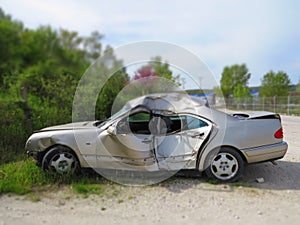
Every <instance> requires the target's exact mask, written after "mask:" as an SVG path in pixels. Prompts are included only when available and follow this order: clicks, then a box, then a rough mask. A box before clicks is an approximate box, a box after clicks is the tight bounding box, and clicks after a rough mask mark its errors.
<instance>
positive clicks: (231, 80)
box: [221, 64, 251, 98]
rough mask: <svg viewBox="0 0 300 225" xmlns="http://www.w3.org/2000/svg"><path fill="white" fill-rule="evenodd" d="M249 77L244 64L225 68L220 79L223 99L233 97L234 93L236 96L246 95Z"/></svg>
mask: <svg viewBox="0 0 300 225" xmlns="http://www.w3.org/2000/svg"><path fill="white" fill-rule="evenodd" d="M250 76H251V74H250V73H249V72H248V68H247V66H246V64H241V65H237V64H236V65H233V66H230V67H228V66H226V67H225V68H224V70H223V73H222V78H221V90H222V92H223V95H224V97H225V98H228V97H229V95H230V94H233V95H234V93H235V94H236V95H237V96H240V95H247V91H246V89H248V87H247V85H248V81H249V79H250ZM236 89H237V90H236ZM234 97H236V96H234Z"/></svg>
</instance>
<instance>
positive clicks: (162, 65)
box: [133, 56, 180, 95]
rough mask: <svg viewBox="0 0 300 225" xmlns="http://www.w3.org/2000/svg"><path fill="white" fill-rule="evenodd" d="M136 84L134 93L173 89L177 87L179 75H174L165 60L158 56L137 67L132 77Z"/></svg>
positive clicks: (142, 93) (141, 93)
mask: <svg viewBox="0 0 300 225" xmlns="http://www.w3.org/2000/svg"><path fill="white" fill-rule="evenodd" d="M133 81H136V82H134V85H135V86H136V88H135V90H136V93H135V95H145V94H149V93H156V92H169V91H175V89H177V87H179V85H180V82H179V75H174V74H173V72H172V71H171V70H170V68H169V64H168V63H167V62H162V59H161V57H160V56H156V57H154V58H152V59H151V61H149V62H148V63H147V64H146V65H143V66H142V67H141V68H139V69H138V70H137V71H136V72H135V75H134V77H133Z"/></svg>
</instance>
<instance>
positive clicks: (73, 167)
mask: <svg viewBox="0 0 300 225" xmlns="http://www.w3.org/2000/svg"><path fill="white" fill-rule="evenodd" d="M42 167H43V169H45V170H49V171H53V172H56V173H59V174H74V173H77V172H78V171H79V162H78V159H77V157H76V155H75V153H74V152H73V151H72V150H70V149H69V148H67V147H64V146H56V147H54V148H52V149H51V150H49V151H48V152H47V153H46V154H45V156H44V158H43V161H42Z"/></svg>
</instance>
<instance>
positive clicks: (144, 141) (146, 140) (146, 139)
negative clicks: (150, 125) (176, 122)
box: [142, 138, 152, 143]
mask: <svg viewBox="0 0 300 225" xmlns="http://www.w3.org/2000/svg"><path fill="white" fill-rule="evenodd" d="M142 142H143V143H151V142H152V140H151V139H148V138H145V139H144V140H142Z"/></svg>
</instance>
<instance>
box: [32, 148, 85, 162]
mask: <svg viewBox="0 0 300 225" xmlns="http://www.w3.org/2000/svg"><path fill="white" fill-rule="evenodd" d="M59 147H64V148H67V149H69V150H70V151H72V153H73V154H74V156H75V157H76V159H77V161H78V163H79V167H81V161H80V158H79V157H78V154H77V153H76V151H74V149H72V148H71V147H70V146H67V145H64V144H54V145H51V146H49V147H47V148H46V149H45V150H44V151H42V152H40V156H39V160H38V161H39V162H38V164H39V165H40V166H41V165H42V162H43V159H44V157H45V155H46V154H47V153H48V152H49V151H51V150H54V149H55V148H59Z"/></svg>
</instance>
